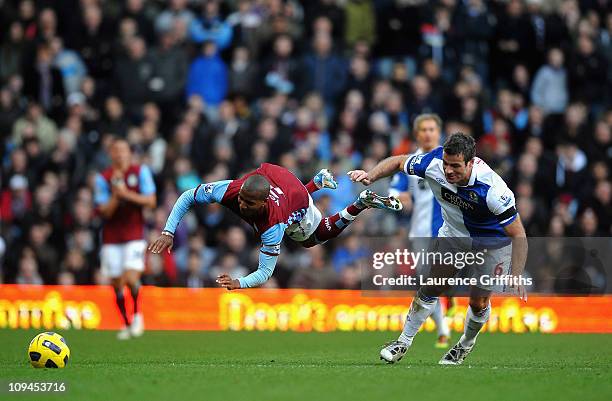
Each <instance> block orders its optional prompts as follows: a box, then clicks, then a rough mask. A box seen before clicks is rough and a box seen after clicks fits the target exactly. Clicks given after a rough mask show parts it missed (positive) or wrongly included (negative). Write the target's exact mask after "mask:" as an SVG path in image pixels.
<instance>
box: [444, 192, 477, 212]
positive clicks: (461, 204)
mask: <svg viewBox="0 0 612 401" xmlns="http://www.w3.org/2000/svg"><path fill="white" fill-rule="evenodd" d="M440 193H441V195H442V199H444V200H445V201H447V202H448V203H450V204H452V205H455V206H457V207H458V208H460V209H463V210H474V205H473V204H472V203H470V202H468V201H467V200H465V199H463V198H462V197H460V196H459V195H457V194H456V193H454V192H452V191H450V190H449V189H447V188H445V187H442V188H441V191H440Z"/></svg>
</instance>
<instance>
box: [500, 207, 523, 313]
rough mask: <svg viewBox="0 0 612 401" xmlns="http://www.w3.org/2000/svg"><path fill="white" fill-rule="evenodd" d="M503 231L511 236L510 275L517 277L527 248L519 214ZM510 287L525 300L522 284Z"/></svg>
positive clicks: (521, 270) (520, 272)
mask: <svg viewBox="0 0 612 401" xmlns="http://www.w3.org/2000/svg"><path fill="white" fill-rule="evenodd" d="M504 231H506V234H507V235H508V237H510V238H512V262H511V266H512V272H511V275H512V276H514V277H516V278H518V277H519V276H520V275H521V274H523V271H524V270H525V263H526V262H527V250H528V245H527V235H526V234H525V228H524V227H523V223H522V222H521V218H520V216H519V215H517V216H516V219H515V220H514V221H513V222H512V223H510V224H508V225H507V226H505V227H504ZM510 288H513V289H514V290H515V291H517V293H518V296H519V298H520V299H522V300H523V301H525V302H527V291H526V290H525V287H524V286H522V285H520V284H517V285H510Z"/></svg>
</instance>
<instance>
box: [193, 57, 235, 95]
mask: <svg viewBox="0 0 612 401" xmlns="http://www.w3.org/2000/svg"><path fill="white" fill-rule="evenodd" d="M193 94H196V95H200V96H201V97H202V99H204V101H205V102H206V104H209V105H211V106H217V105H219V104H220V103H221V102H222V101H223V99H225V96H226V95H227V66H226V65H225V63H224V62H223V60H221V57H219V55H218V54H217V55H215V56H212V57H204V56H200V57H198V58H196V59H195V60H194V61H193V62H192V63H191V66H190V67H189V76H188V77H187V98H189V97H190V96H191V95H193Z"/></svg>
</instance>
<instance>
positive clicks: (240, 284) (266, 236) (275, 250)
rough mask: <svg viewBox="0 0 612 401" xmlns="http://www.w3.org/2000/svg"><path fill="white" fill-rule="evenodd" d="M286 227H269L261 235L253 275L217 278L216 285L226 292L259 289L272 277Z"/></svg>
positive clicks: (281, 225)
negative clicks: (240, 289)
mask: <svg viewBox="0 0 612 401" xmlns="http://www.w3.org/2000/svg"><path fill="white" fill-rule="evenodd" d="M286 228H287V227H286V226H285V225H284V224H282V223H279V224H276V225H274V226H272V227H270V228H269V229H268V230H266V231H265V232H264V233H263V234H262V235H261V241H262V245H261V249H260V250H259V265H258V266H257V270H256V271H254V272H253V273H251V274H249V275H247V276H245V277H240V278H238V279H233V278H232V277H231V276H229V275H228V274H221V275H219V276H217V283H219V285H221V287H223V288H226V289H228V290H236V289H238V288H253V287H259V286H260V285H262V284H263V283H265V282H266V281H268V280H269V279H270V277H272V273H273V272H274V268H275V267H276V261H277V260H278V255H279V254H280V243H281V241H282V240H283V235H284V233H285V229H286Z"/></svg>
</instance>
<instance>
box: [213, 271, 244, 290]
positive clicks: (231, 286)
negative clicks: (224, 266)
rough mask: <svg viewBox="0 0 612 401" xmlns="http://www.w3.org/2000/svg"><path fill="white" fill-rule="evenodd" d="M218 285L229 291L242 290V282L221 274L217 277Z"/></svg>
mask: <svg viewBox="0 0 612 401" xmlns="http://www.w3.org/2000/svg"><path fill="white" fill-rule="evenodd" d="M217 283H219V285H220V286H221V287H223V288H226V289H227V290H229V291H231V290H237V289H238V288H240V281H238V280H234V279H232V277H231V276H230V275H229V274H220V275H218V276H217Z"/></svg>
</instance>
